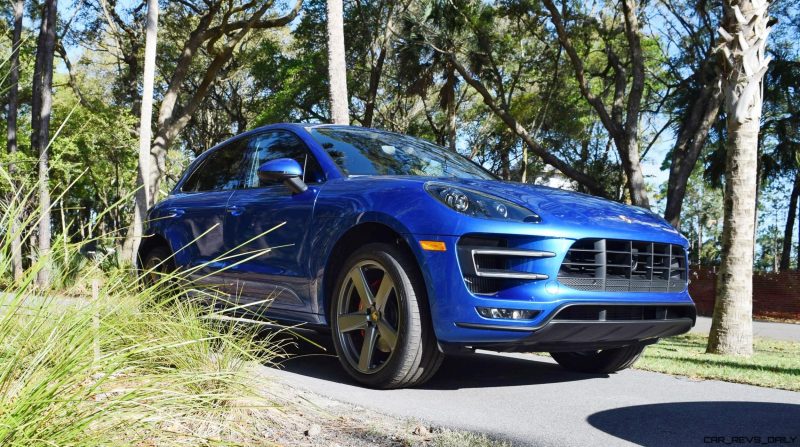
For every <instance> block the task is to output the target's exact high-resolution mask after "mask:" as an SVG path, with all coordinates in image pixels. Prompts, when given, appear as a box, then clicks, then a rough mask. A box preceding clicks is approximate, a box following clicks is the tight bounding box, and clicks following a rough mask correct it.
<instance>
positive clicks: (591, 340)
mask: <svg viewBox="0 0 800 447" xmlns="http://www.w3.org/2000/svg"><path fill="white" fill-rule="evenodd" d="M458 325H459V326H461V327H470V328H473V329H493V330H505V331H509V330H511V331H514V330H517V331H519V330H521V329H524V330H525V331H528V332H532V333H531V335H530V336H528V337H526V338H524V339H522V340H516V341H514V342H512V343H502V344H496V343H485V344H484V343H481V344H475V345H474V346H473V347H476V348H482V349H490V350H495V351H503V352H531V351H549V352H557V351H561V352H571V351H579V350H593V349H608V348H614V347H620V346H628V345H632V344H641V343H652V342H655V341H656V340H658V339H659V338H662V337H670V336H673V335H679V334H683V333H686V332H688V331H689V330H690V329H691V328H692V326H693V325H694V320H693V319H691V318H678V319H674V320H636V321H568V320H566V321H564V320H552V321H550V322H549V323H547V324H545V325H544V326H542V327H539V328H520V327H517V328H509V327H507V326H506V327H502V326H496V325H481V324H468V323H459V324H458Z"/></svg>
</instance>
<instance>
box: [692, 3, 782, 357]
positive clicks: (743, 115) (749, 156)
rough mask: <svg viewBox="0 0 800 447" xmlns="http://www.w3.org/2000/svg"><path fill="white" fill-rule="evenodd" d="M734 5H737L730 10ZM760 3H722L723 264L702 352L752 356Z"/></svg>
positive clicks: (762, 54)
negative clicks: (706, 344) (705, 343)
mask: <svg viewBox="0 0 800 447" xmlns="http://www.w3.org/2000/svg"><path fill="white" fill-rule="evenodd" d="M734 2H735V3H736V5H734ZM767 6H768V2H767V1H765V0H739V1H737V0H725V2H724V4H723V26H722V27H721V28H720V30H719V32H720V34H721V35H722V38H723V39H724V43H723V44H722V46H721V47H720V51H721V52H722V53H723V54H722V57H721V58H720V60H721V70H720V71H721V73H722V88H723V92H724V95H725V112H726V121H727V123H726V126H727V131H728V135H727V142H726V150H727V158H726V166H725V199H724V203H725V214H724V220H723V228H722V261H721V263H720V272H719V275H718V279H717V281H718V283H717V296H716V302H715V304H714V318H713V320H712V324H711V333H710V334H709V338H708V348H707V352H709V353H715V354H728V355H740V356H749V355H752V353H753V320H752V318H753V248H754V245H755V244H754V236H755V212H756V210H755V207H754V206H753V204H754V203H755V199H756V188H757V183H758V181H757V178H756V174H757V169H756V163H757V158H758V131H759V125H760V118H761V107H762V102H763V93H762V92H763V89H762V87H763V86H762V81H763V77H764V73H765V72H766V71H767V64H768V63H769V60H768V59H767V55H766V39H767V35H768V33H769V30H768V28H767V21H768V16H767Z"/></svg>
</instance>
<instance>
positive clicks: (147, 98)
mask: <svg viewBox="0 0 800 447" xmlns="http://www.w3.org/2000/svg"><path fill="white" fill-rule="evenodd" d="M157 43H158V0H147V23H146V25H145V44H144V74H143V76H142V106H141V109H140V112H139V113H140V115H139V169H138V175H137V176H136V186H137V188H138V189H137V190H136V201H135V205H136V206H135V209H134V214H133V228H132V231H133V238H132V246H131V247H130V253H131V262H132V263H133V265H136V261H137V260H136V254H137V253H138V250H139V242H140V241H141V237H142V231H143V230H144V223H145V219H146V216H147V210H148V209H149V208H150V207H151V206H152V205H153V200H154V197H153V194H152V192H153V188H152V186H151V185H150V181H151V179H152V178H153V176H154V175H153V167H152V164H151V158H152V156H151V155H150V142H151V140H152V138H151V136H152V123H151V121H152V119H153V80H154V78H155V72H156V45H157Z"/></svg>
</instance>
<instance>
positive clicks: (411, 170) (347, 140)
mask: <svg viewBox="0 0 800 447" xmlns="http://www.w3.org/2000/svg"><path fill="white" fill-rule="evenodd" d="M310 132H311V135H312V136H313V137H314V139H315V140H317V141H318V142H319V144H320V145H322V147H323V148H324V149H325V150H326V151H327V152H328V154H329V155H330V156H331V158H333V160H334V161H335V162H336V164H338V165H339V167H341V168H342V170H343V171H345V173H347V174H349V175H421V176H426V177H458V178H478V179H494V178H495V177H494V176H493V175H492V174H490V173H489V172H488V171H486V170H485V169H483V168H482V167H480V166H479V165H478V164H476V163H473V162H472V161H470V160H469V159H467V158H465V157H462V156H461V155H459V154H457V153H455V152H452V151H449V150H447V149H445V148H443V147H440V146H437V145H435V144H432V143H428V142H427V141H424V140H420V139H417V138H413V137H409V136H406V135H400V134H395V133H390V132H382V131H376V130H372V129H353V128H338V127H317V128H312V129H310Z"/></svg>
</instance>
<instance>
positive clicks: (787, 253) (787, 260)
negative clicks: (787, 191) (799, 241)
mask: <svg viewBox="0 0 800 447" xmlns="http://www.w3.org/2000/svg"><path fill="white" fill-rule="evenodd" d="M798 197H800V171H798V172H797V173H795V175H794V186H793V187H792V195H791V196H790V197H789V215H788V216H786V227H785V229H784V231H783V250H782V251H781V265H780V271H782V272H785V271H786V270H789V265H790V264H791V261H792V230H794V221H795V218H796V217H797V199H798Z"/></svg>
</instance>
